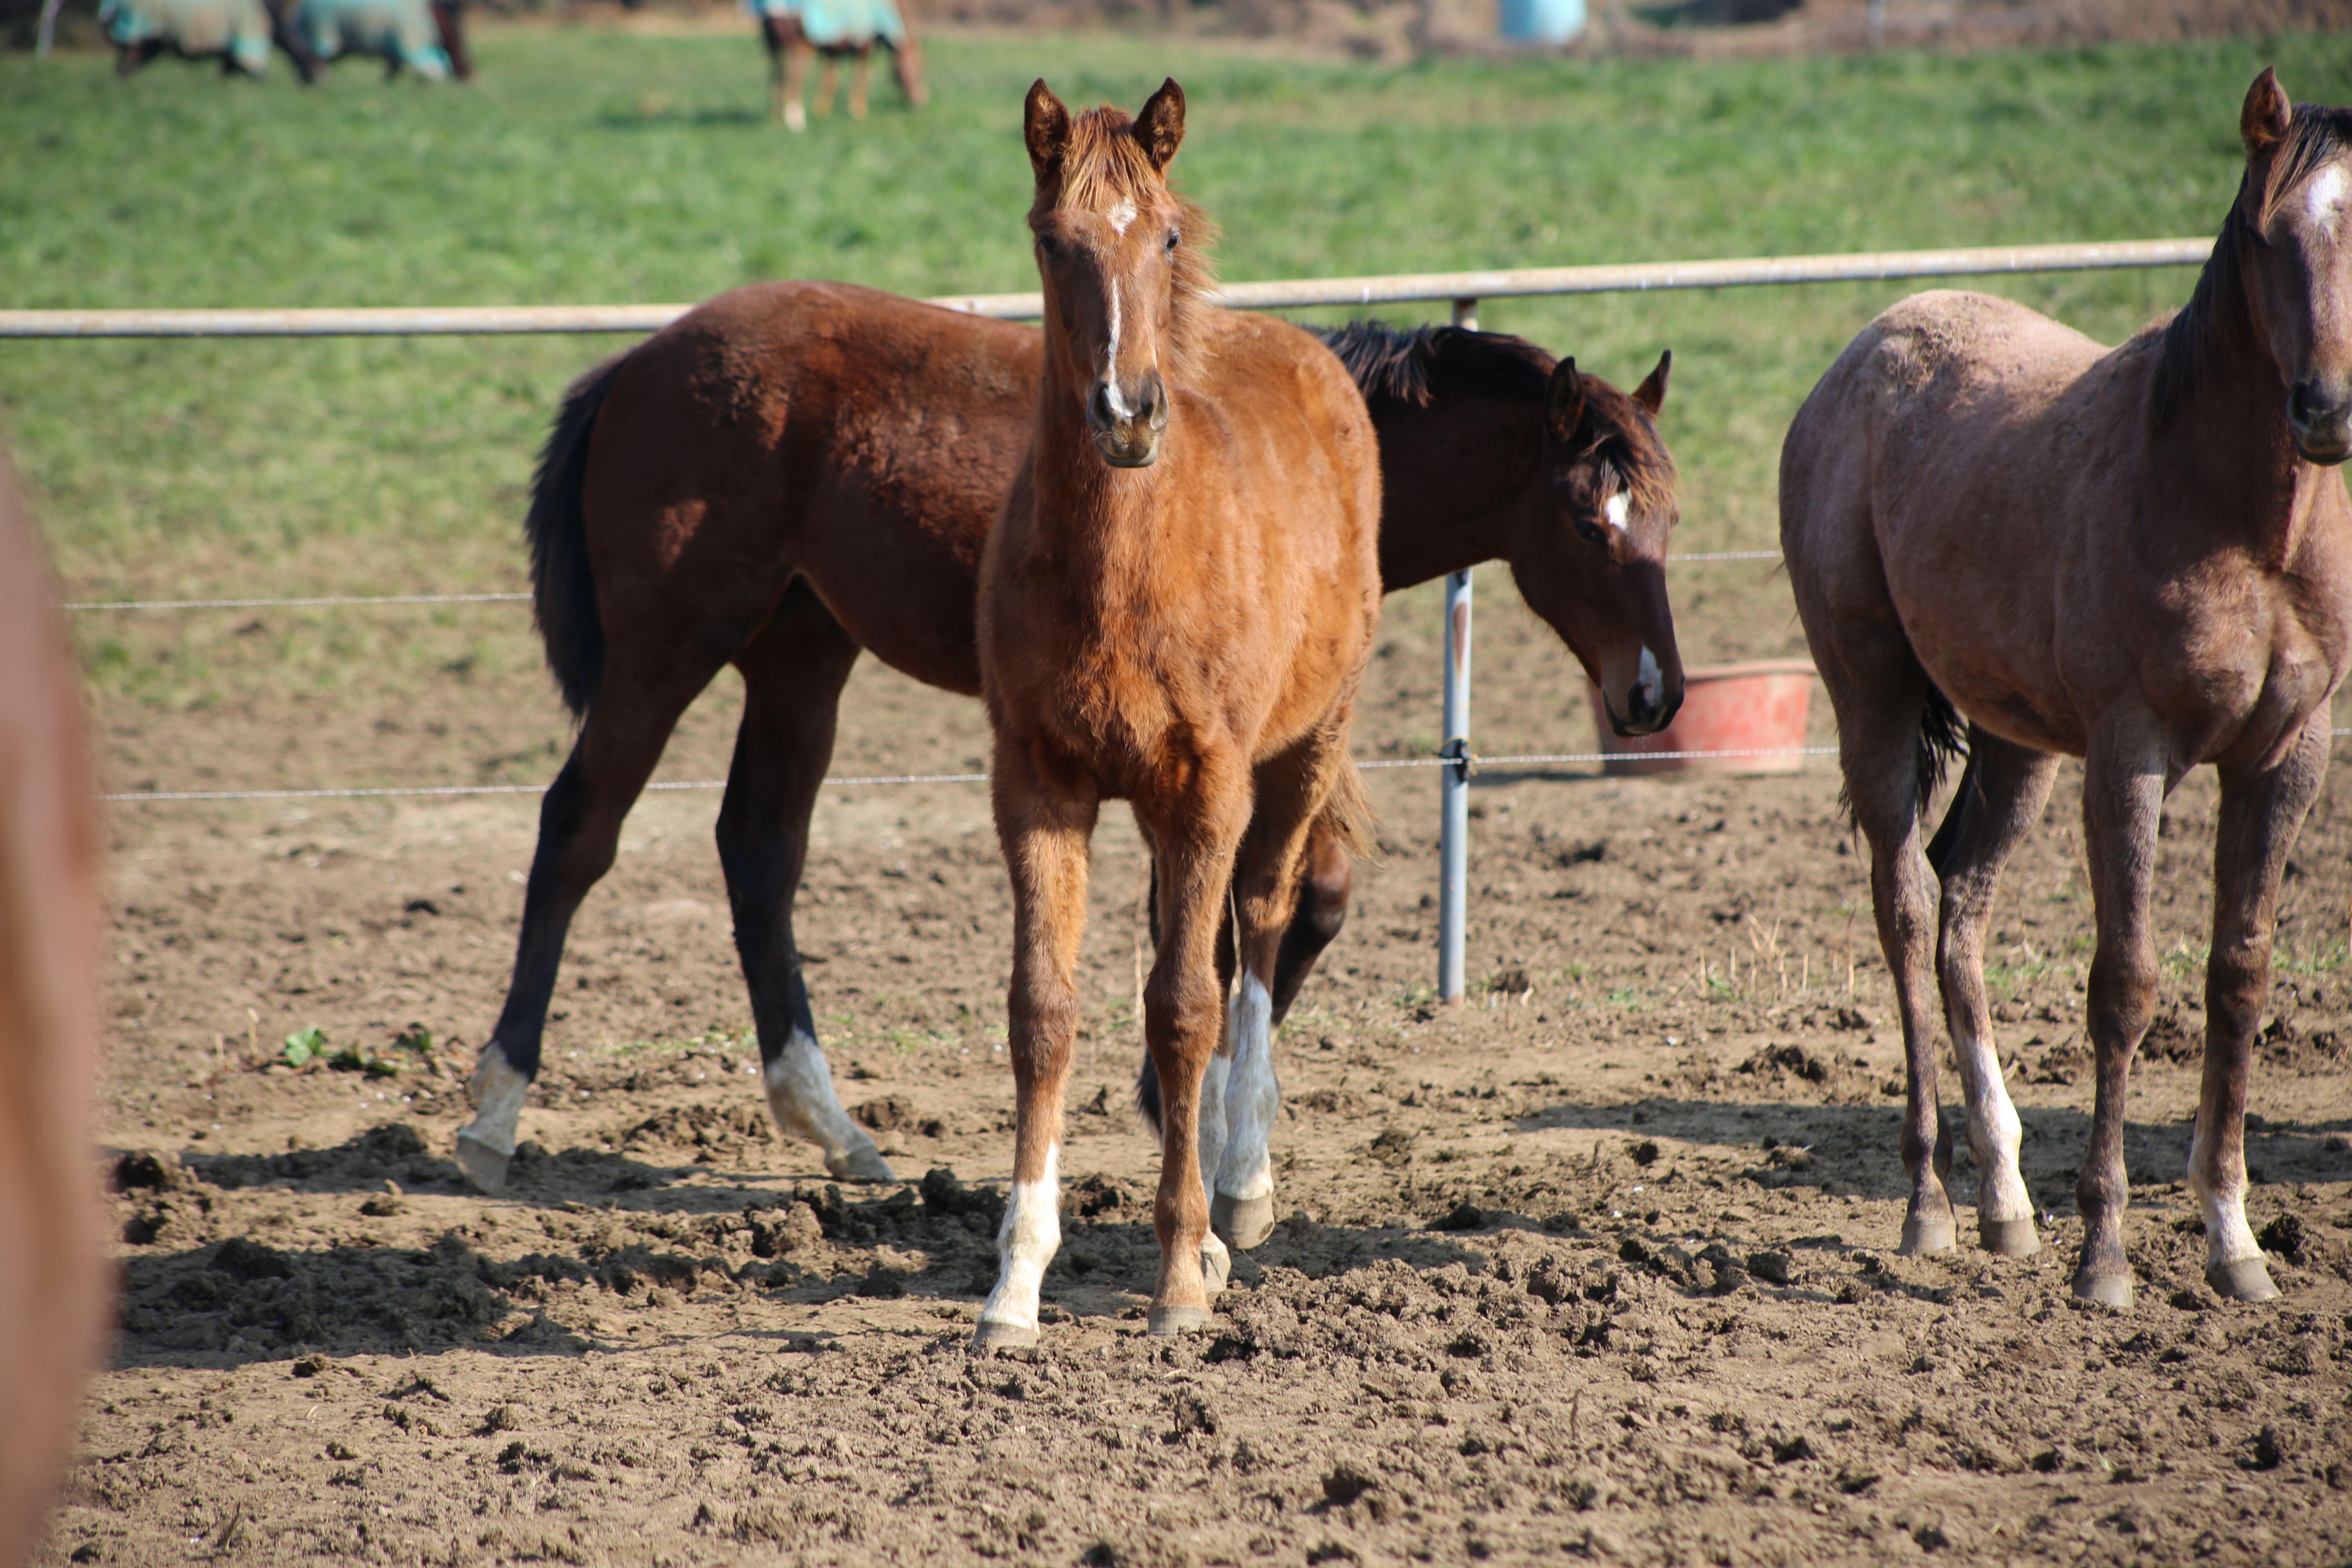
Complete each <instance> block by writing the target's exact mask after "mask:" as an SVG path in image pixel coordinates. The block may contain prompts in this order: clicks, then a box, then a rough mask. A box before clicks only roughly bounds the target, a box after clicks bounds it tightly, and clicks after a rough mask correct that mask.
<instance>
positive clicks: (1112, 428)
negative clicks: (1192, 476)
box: [1087, 370, 1168, 468]
mask: <svg viewBox="0 0 2352 1568" xmlns="http://www.w3.org/2000/svg"><path fill="white" fill-rule="evenodd" d="M1167 428H1168V387H1167V384H1165V383H1164V382H1162V381H1161V380H1160V373H1159V372H1158V371H1156V370H1154V371H1148V372H1146V373H1145V374H1144V375H1143V378H1142V380H1141V381H1140V382H1139V383H1138V384H1137V385H1136V386H1135V387H1134V388H1133V389H1132V390H1131V391H1129V390H1128V389H1126V388H1122V387H1120V386H1118V384H1116V383H1114V382H1112V381H1109V380H1108V379H1106V380H1103V381H1099V382H1097V383H1096V384H1095V390H1094V394H1093V395H1092V396H1090V397H1088V398H1087V434H1089V435H1091V436H1092V437H1094V438H1095V450H1097V451H1098V452H1100V453H1101V454H1102V456H1103V461H1104V462H1106V463H1108V464H1109V465H1110V466H1111V467H1112V468H1150V466H1151V465H1152V464H1153V463H1154V462H1156V461H1158V460H1159V458H1160V435H1161V433H1162V432H1164V431H1165V430H1166V429H1167Z"/></svg>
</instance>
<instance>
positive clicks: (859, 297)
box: [585, 282, 1042, 692]
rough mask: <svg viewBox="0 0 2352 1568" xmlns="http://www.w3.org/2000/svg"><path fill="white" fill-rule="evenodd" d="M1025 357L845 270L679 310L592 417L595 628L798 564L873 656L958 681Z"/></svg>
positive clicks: (972, 679) (706, 602)
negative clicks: (846, 277) (840, 277)
mask: <svg viewBox="0 0 2352 1568" xmlns="http://www.w3.org/2000/svg"><path fill="white" fill-rule="evenodd" d="M1041 353H1042V349H1041V346H1040V342H1039V339H1038V337H1037V334H1036V333H1035V332H1034V331H1032V330H1029V329H1026V328H1024V327H1021V326H1018V325H1015V324H1013V323H1011V322H1004V321H990V320H987V319H984V318H982V317H977V316H971V315H967V314H964V313H962V312H960V311H955V310H943V309H940V308H939V307H936V306H931V305H926V304H923V303H922V302H920V301H919V300H906V299H901V298H898V296H895V295H890V294H884V293H881V292H879V291H877V290H875V289H866V288H861V287H858V286H856V285H852V284H842V283H816V282H775V283H756V284H750V285H747V286H745V287H743V288H740V289H731V290H730V291H729V292H727V293H725V294H721V295H719V296H718V297H717V298H715V299H713V300H709V301H707V302H705V303H703V304H701V305H698V306H697V307H696V308H695V309H694V310H690V311H688V312H687V314H686V315H684V316H682V317H680V318H679V319H678V320H677V321H674V322H672V323H670V324H669V325H668V326H667V327H665V328H663V329H662V330H661V331H658V332H656V333H655V334H654V335H653V336H652V337H650V338H648V339H647V340H646V342H643V343H641V344H639V345H638V346H637V347H636V348H635V350H633V351H631V352H630V353H629V354H628V356H627V358H626V360H625V363H623V364H622V365H621V367H620V368H619V370H618V372H617V373H616V374H614V379H613V382H612V385H611V389H610V391H609V392H608V393H607V395H606V397H605V401H604V407H603V408H602V409H601V410H600V411H599V413H598V415H597V422H596V429H595V433H594V436H593V439H592V443H591V447H590V451H589V455H588V460H587V467H586V498H585V499H586V517H587V527H588V531H589V533H590V536H591V539H592V541H593V545H592V548H593V552H594V559H595V575H596V580H597V584H598V595H599V599H600V601H601V602H602V603H603V605H604V611H605V614H606V616H607V618H608V620H610V619H612V618H614V617H619V618H621V619H623V620H626V619H629V618H631V617H632V616H636V615H654V614H656V613H658V615H659V616H663V617H667V618H669V619H675V618H677V616H684V615H693V616H701V617H704V618H706V619H708V620H710V621H712V622H714V623H715V622H729V621H732V620H734V619H737V618H739V617H740V616H741V615H750V616H755V617H756V616H763V615H764V614H765V610H764V608H762V607H761V606H764V605H769V604H770V603H771V602H772V600H774V599H775V598H776V597H778V596H780V595H782V592H783V589H784V587H785V586H786V584H788V583H789V581H790V579H791V578H792V577H793V576H794V575H795V574H799V575H805V576H806V577H807V578H808V579H809V580H810V581H811V582H812V583H813V584H814V585H815V586H816V588H817V590H818V592H819V593H820V594H821V595H823V596H824V600H825V602H826V604H827V605H828V606H829V607H830V608H831V609H832V611H833V613H834V615H835V617H836V618H837V619H838V620H840V621H841V623H842V625H843V626H844V627H845V629H846V630H847V631H848V632H849V633H850V635H851V636H852V637H855V638H856V640H857V641H858V642H859V644H860V645H861V646H863V647H866V648H869V649H871V650H872V651H873V652H874V653H875V654H877V656H879V657H880V658H882V659H883V660H884V661H885V662H887V663H889V664H891V665H893V666H895V667H897V668H899V669H902V670H904V671H906V672H907V673H908V674H910V675H913V676H915V677H917V678H918V679H923V680H926V681H929V683H931V684H933V685H938V686H941V687H944V688H946V689H950V690H958V691H967V692H971V691H977V690H978V689H979V671H978V668H977V666H976V662H975V655H974V653H973V635H972V614H973V584H974V583H975V581H976V579H977V576H978V572H979V561H980V552H981V548H982V543H983V542H984V541H985V539H986V536H987V533H988V529H989V526H990V524H991V523H992V521H994V518H995V515H996V510H997V507H998V504H999V502H1000V501H1001V500H1002V499H1003V494H1004V491H1005V489H1006V487H1007V486H1008V485H1009V484H1010V482H1011V479H1012V476H1013V468H1014V467H1015V466H1016V465H1017V464H1018V462H1019V461H1020V458H1021V454H1022V451H1023V448H1024V446H1025V445H1026V443H1027V439H1028V432H1029V426H1030V424H1031V422H1032V420H1033V419H1034V415H1035V409H1036V396H1037V391H1036V389H1037V381H1038V376H1039V357H1040V354H1041ZM721 598H724V599H726V600H728V601H729V602H730V604H732V603H733V602H735V601H739V600H740V601H741V602H742V603H741V605H740V607H739V608H737V609H736V610H733V611H730V610H728V609H723V608H721V607H720V606H719V603H718V600H719V599H721ZM754 624H756V621H755V623H754Z"/></svg>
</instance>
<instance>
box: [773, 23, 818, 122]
mask: <svg viewBox="0 0 2352 1568" xmlns="http://www.w3.org/2000/svg"><path fill="white" fill-rule="evenodd" d="M812 53H814V50H813V48H812V47H810V44H809V41H808V39H807V38H806V37H803V36H802V34H801V33H800V31H799V29H798V28H797V26H796V27H795V28H794V29H793V35H792V37H790V38H789V39H787V40H786V42H785V46H784V76H783V84H782V86H781V87H780V88H778V89H777V92H778V95H779V98H780V100H781V102H782V112H783V121H784V126H785V129H787V130H790V131H805V130H807V129H808V63H809V56H810V55H811V54H812Z"/></svg>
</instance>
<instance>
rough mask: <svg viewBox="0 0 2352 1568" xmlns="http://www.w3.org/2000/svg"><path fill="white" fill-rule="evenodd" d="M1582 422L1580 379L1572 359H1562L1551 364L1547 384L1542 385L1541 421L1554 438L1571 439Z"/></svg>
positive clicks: (1581, 382) (1582, 382) (1582, 385)
mask: <svg viewBox="0 0 2352 1568" xmlns="http://www.w3.org/2000/svg"><path fill="white" fill-rule="evenodd" d="M1583 423H1584V378H1583V377H1582V376H1580V375H1579V374H1576V361H1575V360H1574V359H1573V358H1570V359H1564V360H1562V361H1560V362H1559V363H1558V364H1556V365H1554V366H1552V367H1551V384H1550V385H1549V386H1547V387H1546V388H1544V424H1545V426H1547V427H1549V429H1550V431H1551V434H1552V438H1553V439H1554V440H1556V441H1569V440H1572V439H1573V438H1574V437H1575V436H1576V427H1577V426H1580V425H1581V424H1583Z"/></svg>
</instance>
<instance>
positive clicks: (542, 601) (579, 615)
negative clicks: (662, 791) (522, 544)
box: [522, 353, 629, 719]
mask: <svg viewBox="0 0 2352 1568" xmlns="http://www.w3.org/2000/svg"><path fill="white" fill-rule="evenodd" d="M628 358H629V356H628V355H627V354H625V353H622V354H616V355H614V357H613V358H611V359H608V360H606V361H605V362H604V363H603V364H600V365H598V366H597V367H596V368H595V369H594V370H592V371H590V372H589V373H588V374H586V375H583V376H582V377H581V378H580V379H579V380H578V381H575V382H573V383H572V387H571V390H570V391H568V392H566V393H565V394H564V395H563V405H562V408H560V409H559V410H557V412H556V416H555V424H554V426H553V427H552V428H551V429H550V430H549V431H548V433H547V445H546V446H545V447H541V449H540V454H539V472H538V473H537V474H536V475H534V476H533V477H532V479H531V483H530V510H529V511H528V512H526V513H524V515H523V522H522V528H523V533H524V535H525V536H526V537H527V538H529V539H530V599H531V610H532V614H533V616H534V618H536V619H537V620H538V622H539V637H540V641H541V642H542V643H544V644H546V645H547V667H548V668H550V669H551V670H553V671H554V672H555V684H556V686H557V687H558V688H559V689H562V693H563V703H564V706H565V707H567V708H569V709H571V710H572V717H574V718H577V719H584V718H586V717H587V715H588V710H589V709H590V708H591V707H592V706H593V705H594V703H595V701H596V691H597V689H598V688H599V687H600V686H602V685H603V684H604V622H603V621H602V620H601V619H599V618H598V616H597V614H596V577H595V573H594V571H593V569H592V568H591V567H590V565H589V562H588V516H587V510H586V508H585V506H584V504H583V493H584V491H585V490H586V488H587V478H588V443H589V438H590V437H591V436H593V434H594V433H595V429H596V416H597V415H598V414H599V413H601V412H603V410H604V398H605V395H606V394H608V393H610V392H611V391H612V390H613V383H614V380H616V379H617V378H618V377H619V375H620V374H621V367H622V366H623V365H624V364H625V363H628Z"/></svg>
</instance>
